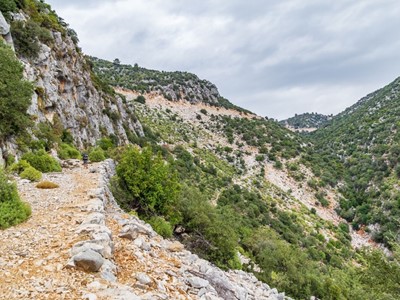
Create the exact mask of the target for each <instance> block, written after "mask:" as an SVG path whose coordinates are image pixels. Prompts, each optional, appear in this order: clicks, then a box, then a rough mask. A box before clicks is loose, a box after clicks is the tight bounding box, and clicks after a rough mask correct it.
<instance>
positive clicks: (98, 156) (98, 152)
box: [89, 147, 106, 162]
mask: <svg viewBox="0 0 400 300" xmlns="http://www.w3.org/2000/svg"><path fill="white" fill-rule="evenodd" d="M105 159H106V155H105V153H104V150H103V149H101V148H100V147H96V148H94V149H93V150H92V151H91V152H90V153H89V160H90V161H91V162H99V161H103V160H105Z"/></svg>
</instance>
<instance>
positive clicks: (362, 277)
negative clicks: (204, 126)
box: [113, 144, 400, 299]
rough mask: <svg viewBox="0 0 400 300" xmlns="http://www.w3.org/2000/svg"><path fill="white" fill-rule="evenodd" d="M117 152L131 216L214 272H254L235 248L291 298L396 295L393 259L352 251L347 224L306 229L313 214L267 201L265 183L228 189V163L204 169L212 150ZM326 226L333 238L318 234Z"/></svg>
mask: <svg viewBox="0 0 400 300" xmlns="http://www.w3.org/2000/svg"><path fill="white" fill-rule="evenodd" d="M155 152H158V154H156V153H155ZM118 153H121V150H118ZM122 153H123V154H122V155H121V154H119V157H120V160H119V165H118V169H117V173H118V177H117V178H116V179H115V180H114V185H113V190H114V194H115V196H116V197H117V199H118V200H119V202H120V203H121V205H122V206H123V207H124V208H125V209H126V210H127V211H131V210H134V211H136V213H138V214H139V215H140V216H141V217H143V218H144V219H146V220H148V221H149V222H150V223H151V224H152V225H153V226H154V228H155V229H156V230H157V231H159V232H160V234H163V235H164V236H170V235H171V234H172V233H173V232H174V233H175V235H176V237H177V238H180V239H181V240H182V241H183V242H184V243H185V244H186V245H187V247H189V248H190V249H192V250H193V251H195V252H196V253H198V254H199V255H200V256H202V257H204V258H206V259H209V260H211V261H213V262H214V263H216V264H217V265H219V266H220V267H222V268H245V269H248V270H253V271H254V266H253V265H252V264H250V265H243V266H242V265H241V264H240V263H239V261H238V258H237V251H240V252H242V253H244V254H246V255H247V256H249V257H251V258H252V259H253V261H254V262H255V263H257V264H258V266H259V267H260V268H261V272H256V275H257V276H258V277H259V278H260V279H262V280H264V281H266V282H268V283H269V284H271V285H273V286H276V287H278V288H280V289H281V290H284V291H286V292H287V293H288V294H289V295H292V296H295V297H296V298H297V299H308V298H309V296H310V295H315V296H318V297H319V298H321V299H390V297H394V298H396V297H398V296H400V295H399V294H398V293H399V291H398V283H397V281H396V280H397V278H399V276H400V269H399V265H398V261H397V260H394V261H388V260H387V258H385V257H384V256H383V254H379V253H378V252H372V253H370V252H359V253H356V252H354V251H353V250H351V247H350V243H349V239H350V237H349V229H348V226H347V224H345V223H343V224H341V226H339V227H337V228H336V227H334V226H331V225H328V224H325V223H323V222H322V223H321V221H317V219H314V220H313V221H312V223H314V222H315V224H316V226H315V227H312V225H311V227H310V224H309V222H308V223H307V222H305V220H304V217H305V216H306V217H307V218H316V217H315V216H313V215H312V214H311V213H307V212H306V211H302V214H301V215H300V214H297V213H296V212H290V211H286V210H283V209H281V206H282V203H283V202H282V200H283V199H282V197H283V198H284V197H287V196H285V194H281V196H280V197H278V196H270V195H273V194H277V193H276V191H275V192H273V190H271V189H270V188H271V187H269V188H268V185H267V184H266V183H265V184H263V185H262V187H260V189H254V187H253V188H251V189H249V188H244V187H240V186H239V185H236V184H234V183H233V182H232V177H230V176H235V173H234V172H235V171H234V169H231V168H230V167H229V165H228V164H226V163H222V165H220V166H218V167H216V166H213V165H211V164H210V165H208V164H207V162H208V161H210V158H211V156H212V154H211V153H209V152H203V151H200V152H199V151H196V152H195V153H193V154H191V153H189V152H188V151H187V150H185V148H184V147H182V146H176V147H175V148H174V150H172V151H170V150H167V149H165V148H163V150H161V149H160V148H158V146H156V145H154V146H150V144H148V146H147V147H145V148H143V149H142V150H139V149H138V148H128V149H126V150H124V151H123V152H122ZM162 154H163V156H162ZM163 157H164V160H163ZM164 161H165V162H164ZM229 172H232V173H229ZM225 175H229V176H228V177H226V176H225ZM166 182H168V184H166ZM213 199H214V200H213ZM213 201H215V205H213V204H212V202H213ZM283 201H284V202H286V201H287V200H283ZM324 227H326V228H329V230H330V231H331V232H332V233H333V234H334V238H330V239H327V238H326V237H325V234H322V233H323V232H324V231H323V230H322V229H323V228H324ZM174 229H175V230H174ZM355 263H356V264H355ZM357 264H358V265H360V267H355V265H357ZM361 266H362V267H361ZM385 269H390V270H391V273H390V274H389V275H388V280H386V281H382V280H379V282H380V283H379V285H377V286H375V285H371V284H370V283H371V278H375V279H377V280H378V279H379V278H380V276H381V274H380V272H381V271H382V270H385ZM385 295H387V296H385Z"/></svg>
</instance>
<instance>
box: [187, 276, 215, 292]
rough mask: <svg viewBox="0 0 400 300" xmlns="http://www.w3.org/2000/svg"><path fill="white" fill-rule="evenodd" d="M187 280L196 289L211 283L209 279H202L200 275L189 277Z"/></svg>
mask: <svg viewBox="0 0 400 300" xmlns="http://www.w3.org/2000/svg"><path fill="white" fill-rule="evenodd" d="M187 281H188V283H189V285H190V286H192V287H194V288H196V289H201V288H205V287H207V286H208V285H209V284H210V283H209V282H208V281H207V280H205V279H202V278H200V277H190V278H188V280H187Z"/></svg>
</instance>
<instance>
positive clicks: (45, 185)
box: [36, 181, 59, 189]
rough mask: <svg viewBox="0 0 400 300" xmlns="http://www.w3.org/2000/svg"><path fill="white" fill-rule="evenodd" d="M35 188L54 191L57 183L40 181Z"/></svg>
mask: <svg viewBox="0 0 400 300" xmlns="http://www.w3.org/2000/svg"><path fill="white" fill-rule="evenodd" d="M36 187H37V188H38V189H56V188H58V187H59V185H58V184H57V183H54V182H51V181H42V182H39V183H38V184H37V185H36Z"/></svg>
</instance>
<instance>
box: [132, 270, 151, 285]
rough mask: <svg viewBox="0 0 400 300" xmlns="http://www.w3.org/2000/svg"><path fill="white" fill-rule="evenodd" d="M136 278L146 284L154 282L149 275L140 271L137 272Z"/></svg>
mask: <svg viewBox="0 0 400 300" xmlns="http://www.w3.org/2000/svg"><path fill="white" fill-rule="evenodd" d="M136 279H137V280H138V281H139V282H140V283H141V284H144V285H150V284H151V283H152V280H151V278H150V277H149V276H147V275H146V274H144V273H138V274H136Z"/></svg>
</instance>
